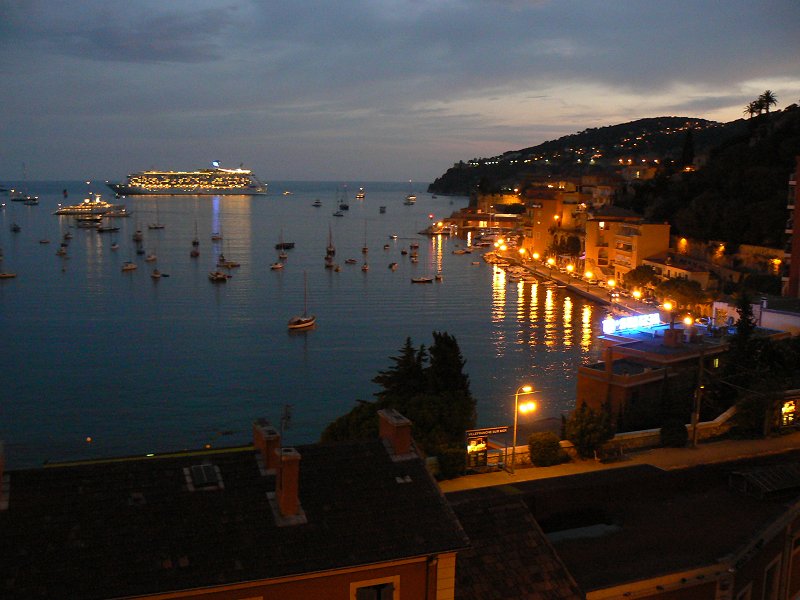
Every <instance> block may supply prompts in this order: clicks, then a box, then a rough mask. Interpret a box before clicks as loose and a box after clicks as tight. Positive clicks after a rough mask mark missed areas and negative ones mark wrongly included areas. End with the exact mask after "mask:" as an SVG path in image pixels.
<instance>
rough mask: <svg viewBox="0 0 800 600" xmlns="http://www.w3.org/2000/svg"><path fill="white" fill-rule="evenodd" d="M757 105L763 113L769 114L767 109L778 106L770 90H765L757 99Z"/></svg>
mask: <svg viewBox="0 0 800 600" xmlns="http://www.w3.org/2000/svg"><path fill="white" fill-rule="evenodd" d="M758 103H759V104H760V106H761V108H763V109H764V112H766V113H767V114H769V107H770V106H774V105H777V104H778V97H777V96H776V95H775V94H774V93H773V92H772V90H766V91H765V92H764V93H763V94H761V95H760V96H759V97H758Z"/></svg>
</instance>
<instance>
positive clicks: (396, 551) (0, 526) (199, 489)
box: [0, 440, 468, 600]
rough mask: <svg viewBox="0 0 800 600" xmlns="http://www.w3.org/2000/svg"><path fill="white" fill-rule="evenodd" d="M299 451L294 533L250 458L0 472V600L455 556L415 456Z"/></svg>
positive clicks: (447, 516) (453, 536)
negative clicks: (1, 487) (2, 502)
mask: <svg viewBox="0 0 800 600" xmlns="http://www.w3.org/2000/svg"><path fill="white" fill-rule="evenodd" d="M298 451H299V452H300V454H301V455H302V459H301V464H300V503H301V505H302V509H303V510H304V512H305V515H306V517H307V523H306V524H300V525H293V526H289V527H278V526H277V525H276V521H275V517H274V516H273V512H272V510H271V508H270V504H269V502H268V499H267V493H268V492H273V491H274V490H275V481H274V476H272V475H265V474H264V471H263V469H262V468H261V467H260V466H259V463H258V461H257V460H256V453H255V452H254V450H253V449H252V448H245V449H230V450H226V451H217V452H214V453H205V454H181V455H177V456H170V457H163V458H159V457H153V458H149V459H136V460H120V461H108V462H100V463H88V464H77V465H73V466H55V467H48V468H44V469H31V470H22V471H12V472H10V473H9V474H7V475H8V476H9V480H10V487H9V490H8V492H9V493H8V498H9V506H8V508H7V509H6V510H0V540H2V543H1V544H0V597H2V598H4V599H12V598H20V599H22V598H24V599H26V600H31V599H42V598H59V599H62V598H82V599H87V600H89V599H97V598H108V597H120V596H128V595H137V594H146V593H156V592H163V591H169V590H179V589H185V588H202V587H206V586H214V585H221V584H226V583H234V582H239V581H250V580H259V579H265V578H274V577H280V576H287V575H293V574H299V573H308V572H318V571H324V570H327V569H336V568H343V567H349V566H356V565H362V564H374V563H377V562H380V561H384V560H393V559H399V558H406V557H415V556H423V555H427V554H429V553H435V552H446V551H454V550H458V549H461V548H463V547H465V546H466V545H467V543H468V542H467V540H466V537H465V536H464V533H463V530H462V529H461V527H460V525H459V524H458V522H457V520H456V519H455V516H454V515H453V513H452V510H451V509H450V507H449V506H448V505H447V503H446V502H445V501H444V498H443V496H442V495H441V493H440V492H439V490H438V487H437V486H436V485H435V483H434V482H433V480H432V479H431V477H430V475H429V474H428V472H427V471H426V469H425V466H424V464H423V462H422V461H421V460H419V459H418V458H413V459H410V460H403V461H395V462H393V461H392V460H391V458H390V456H389V454H388V453H387V451H386V449H385V447H384V445H383V444H382V443H381V442H380V441H377V440H376V441H374V442H356V443H345V444H332V445H309V446H301V447H299V448H298ZM203 464H205V465H206V466H205V467H203V468H202V469H196V470H195V472H194V473H193V472H192V470H191V469H192V467H193V466H200V465H203Z"/></svg>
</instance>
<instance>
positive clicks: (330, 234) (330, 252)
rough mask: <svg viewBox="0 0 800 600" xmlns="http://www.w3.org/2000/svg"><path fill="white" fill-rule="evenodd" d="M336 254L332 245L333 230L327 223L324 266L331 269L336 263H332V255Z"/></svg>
mask: <svg viewBox="0 0 800 600" xmlns="http://www.w3.org/2000/svg"><path fill="white" fill-rule="evenodd" d="M335 255H336V246H334V245H333V232H332V231H331V226H330V225H328V247H327V248H326V249H325V268H326V269H332V268H334V267H335V266H336V265H334V264H333V257H334V256H335Z"/></svg>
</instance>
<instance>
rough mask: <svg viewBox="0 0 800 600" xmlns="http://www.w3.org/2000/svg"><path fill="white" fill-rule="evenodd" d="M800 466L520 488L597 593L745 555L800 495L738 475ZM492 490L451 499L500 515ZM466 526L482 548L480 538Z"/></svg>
mask: <svg viewBox="0 0 800 600" xmlns="http://www.w3.org/2000/svg"><path fill="white" fill-rule="evenodd" d="M798 460H800V452H795V453H788V454H785V455H779V456H771V457H765V458H760V459H753V460H750V461H738V462H731V463H725V464H718V465H709V466H700V467H694V468H690V469H681V470H676V471H661V470H659V469H657V468H655V467H651V466H635V467H621V468H617V469H611V470H603V471H595V472H590V473H586V474H582V475H572V476H566V477H556V478H547V479H536V480H532V481H526V482H520V483H516V484H515V485H514V488H515V489H516V490H517V491H518V492H519V493H521V494H522V497H523V498H524V500H525V503H526V505H527V506H528V508H529V511H530V514H531V515H532V516H533V517H534V518H535V519H536V521H537V522H538V523H539V525H540V526H541V528H542V530H543V531H544V532H545V533H546V534H547V536H548V538H549V540H550V542H551V544H552V547H553V548H554V550H555V552H556V553H557V555H558V556H559V557H560V559H561V560H562V561H563V563H564V565H565V566H566V568H567V570H568V572H569V573H570V574H571V575H572V577H574V578H575V581H576V582H577V584H578V586H579V587H580V589H582V590H583V591H584V592H586V593H589V592H591V591H594V590H599V589H604V588H607V587H612V586H616V585H622V584H625V583H628V582H633V581H639V580H644V579H650V578H654V577H658V576H662V575H667V574H670V573H675V572H681V571H684V570H689V569H694V568H701V567H706V566H712V565H715V564H718V562H719V561H720V560H722V559H723V558H724V557H726V556H729V555H732V554H736V553H737V552H740V551H741V550H742V549H744V548H745V546H746V545H747V544H748V542H749V541H751V540H752V539H754V538H755V536H756V535H757V534H758V532H759V531H761V530H762V529H764V528H765V527H766V526H767V525H769V524H771V523H773V522H775V521H776V520H777V519H778V518H780V517H781V516H783V515H784V514H786V513H787V512H788V511H789V507H790V503H789V502H788V501H787V500H788V499H791V500H792V501H794V500H795V499H796V498H797V495H796V493H794V494H790V496H787V495H783V496H776V497H769V498H764V499H757V498H753V497H752V496H748V495H745V494H743V493H741V492H739V491H737V490H736V489H733V488H731V487H730V486H729V485H728V478H729V476H730V474H731V473H733V472H738V471H742V470H743V469H747V468H749V467H752V466H759V465H767V464H781V463H787V462H792V461H795V462H796V461H798ZM506 487H508V486H506ZM492 489H493V488H484V489H482V490H470V491H469V492H459V493H454V494H448V499H449V500H451V502H452V501H453V498H454V497H455V496H457V495H458V494H470V499H471V500H482V501H483V506H484V510H485V511H486V513H487V514H490V512H491V510H492V508H493V507H494V503H495V502H496V501H497V491H496V490H495V491H494V492H492ZM501 505H504V504H502V503H501ZM454 507H455V508H456V510H458V509H457V506H456V505H455V504H454ZM523 524H524V522H523ZM465 527H466V529H467V532H468V534H469V535H470V537H471V539H473V543H476V542H475V539H474V536H475V533H474V532H472V531H471V530H470V528H469V527H468V526H467V525H466V524H465Z"/></svg>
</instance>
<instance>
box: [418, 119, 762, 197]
mask: <svg viewBox="0 0 800 600" xmlns="http://www.w3.org/2000/svg"><path fill="white" fill-rule="evenodd" d="M746 129H747V125H746V122H745V121H744V120H742V119H740V120H738V121H733V122H731V123H725V124H723V123H717V122H714V121H707V120H705V119H696V118H691V117H657V118H650V119H639V120H637V121H630V122H628V123H621V124H619V125H610V126H607V127H594V128H591V129H586V130H584V131H581V132H579V133H574V134H571V135H567V136H564V137H561V138H558V139H557V140H552V141H548V142H544V143H542V144H539V145H538V146H531V147H528V148H522V149H519V150H511V151H508V152H505V153H503V154H502V155H500V156H494V157H489V158H473V159H471V160H469V161H461V162H459V163H457V164H456V165H454V166H453V167H452V168H450V169H448V170H447V172H446V173H444V174H443V175H442V176H441V177H439V178H437V179H436V180H435V181H434V182H433V183H432V184H431V185H430V187H429V191H430V192H433V193H436V194H452V195H467V194H469V192H470V190H472V189H473V188H474V187H475V186H476V185H477V184H478V182H479V181H481V180H483V181H484V185H487V184H488V185H489V186H490V187H494V188H499V187H502V186H503V185H504V184H506V183H509V184H510V183H511V182H513V180H515V179H521V178H523V177H524V176H525V175H531V174H536V175H539V174H549V175H561V176H564V175H579V174H583V173H592V172H608V171H609V170H612V171H613V170H615V169H616V168H617V167H618V164H619V159H620V158H625V159H629V158H631V159H633V160H640V159H642V158H658V159H660V160H667V161H668V160H680V157H681V155H682V153H683V147H684V144H685V143H686V136H687V132H688V131H689V130H691V132H692V138H693V144H694V151H695V154H696V155H700V154H703V153H705V152H708V151H709V150H710V149H711V148H713V147H715V146H717V145H719V144H720V143H722V142H723V141H725V140H726V139H729V138H731V137H734V136H736V135H741V134H742V133H743V132H745V131H746Z"/></svg>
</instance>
